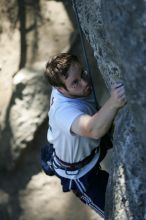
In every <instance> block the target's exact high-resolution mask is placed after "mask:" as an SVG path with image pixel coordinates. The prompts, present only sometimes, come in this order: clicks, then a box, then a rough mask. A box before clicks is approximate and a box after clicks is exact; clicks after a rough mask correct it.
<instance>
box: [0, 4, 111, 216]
mask: <svg viewBox="0 0 146 220" xmlns="http://www.w3.org/2000/svg"><path fill="white" fill-rule="evenodd" d="M14 2H15V1H12V2H11V3H14ZM31 2H33V1H31ZM37 2H39V4H37V7H39V8H40V9H41V10H40V11H39V13H38V12H36V11H33V10H32V8H34V7H31V4H28V5H27V7H26V18H27V19H26V27H25V28H26V29H27V34H26V33H20V29H21V28H20V25H21V22H20V21H17V22H16V24H15V27H12V23H11V22H10V19H8V16H7V13H9V12H10V13H12V15H13V16H16V13H14V12H15V10H17V9H18V8H17V7H16V4H14V5H13V4H12V6H13V7H11V10H10V8H8V9H9V10H10V11H8V12H7V13H5V10H3V11H2V10H1V16H3V19H2V20H1V33H0V47H1V53H0V116H1V118H2V116H3V113H4V112H5V108H6V107H7V105H8V103H9V100H10V98H11V94H12V92H13V75H15V74H17V71H19V69H20V65H22V67H23V68H25V66H33V65H35V64H36V63H39V62H40V63H42V62H44V61H46V60H47V59H48V57H50V56H52V55H54V54H56V53H58V52H60V51H68V50H69V48H70V47H71V45H74V50H76V48H78V50H79V54H80V53H81V52H80V46H79V44H78V41H77V40H76V42H75V44H74V40H75V39H77V38H76V31H75V30H74V26H73V24H72V22H71V21H70V18H71V17H72V15H70V14H68V13H69V11H70V10H68V11H66V9H67V8H68V9H69V7H68V6H67V5H66V7H64V6H63V5H62V3H60V2H56V1H43V0H41V1H37ZM0 4H1V8H4V9H5V7H4V5H5V3H4V1H2V2H1V3H0ZM32 6H33V5H32ZM15 7H16V8H15ZM19 7H21V5H19ZM12 9H13V10H12ZM42 11H43V19H42V18H41V13H42ZM13 13H14V14H13ZM36 13H38V14H36ZM36 15H37V20H36ZM14 20H15V19H14ZM35 25H36V26H35ZM22 34H25V38H26V39H25V40H26V42H25V43H26V45H27V49H26V48H25V47H22V45H21V43H24V42H23V41H22ZM20 42H21V43H20ZM75 47H76V48H75ZM21 49H23V51H22V50H21ZM25 58H26V62H24V61H25ZM47 124H48V122H47V119H46V121H45V122H44V123H43V125H42V126H41V127H40V128H39V130H38V132H37V133H36V135H35V140H34V142H33V143H32V147H31V148H28V149H26V151H25V152H24V154H23V155H21V158H20V159H19V161H18V163H17V166H16V168H15V170H13V171H11V172H1V173H0V207H1V208H0V216H1V220H34V219H35V220H75V219H78V220H100V219H101V218H100V217H99V216H98V215H97V214H96V213H95V212H94V211H92V210H91V209H90V208H88V207H86V206H85V205H83V204H82V203H81V202H80V201H79V200H78V199H77V198H76V197H75V196H74V195H73V194H72V193H62V191H61V186H60V183H59V180H58V179H57V178H56V177H48V176H46V175H45V174H44V173H43V172H42V171H41V167H40V163H39V161H40V158H39V157H40V156H39V155H40V154H39V153H40V146H41V145H42V144H44V143H45V142H46V132H47ZM1 126H2V121H1ZM110 157H111V155H110V156H109V158H110ZM109 158H107V160H106V161H105V163H104V165H103V166H105V167H106V168H108V167H109Z"/></svg>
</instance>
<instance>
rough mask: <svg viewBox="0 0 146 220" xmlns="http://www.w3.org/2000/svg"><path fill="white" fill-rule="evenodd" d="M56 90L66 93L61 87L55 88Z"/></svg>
mask: <svg viewBox="0 0 146 220" xmlns="http://www.w3.org/2000/svg"><path fill="white" fill-rule="evenodd" d="M57 90H58V91H59V92H61V93H63V94H64V93H65V92H66V89H65V88H63V87H57Z"/></svg>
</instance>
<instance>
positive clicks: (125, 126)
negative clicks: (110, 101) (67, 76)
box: [76, 0, 146, 220]
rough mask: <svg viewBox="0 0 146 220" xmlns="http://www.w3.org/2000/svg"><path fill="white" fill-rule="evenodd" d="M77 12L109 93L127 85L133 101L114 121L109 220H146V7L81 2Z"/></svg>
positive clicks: (129, 2)
mask: <svg viewBox="0 0 146 220" xmlns="http://www.w3.org/2000/svg"><path fill="white" fill-rule="evenodd" d="M76 6H77V12H78V15H79V20H80V24H81V27H82V29H83V32H84V33H85V36H86V38H87V39H88V41H89V42H90V44H91V46H92V48H93V50H94V55H95V58H96V60H97V63H98V67H99V70H100V72H101V74H102V76H103V78H104V80H105V82H106V85H107V87H108V88H109V89H110V87H111V85H112V83H114V82H115V81H117V80H122V81H123V83H124V85H125V89H126V94H127V99H128V104H127V105H126V106H125V107H124V108H123V109H122V110H121V111H120V112H119V114H118V115H117V118H116V120H115V131H114V149H113V161H112V167H111V175H110V179H109V184H108V189H107V198H106V219H112V220H114V219H115V220H118V219H120V220H126V219H127V220H129V219H135V220H139V219H146V208H145V207H146V175H145V174H146V160H145V155H146V136H145V130H146V114H145V108H146V87H145V85H146V77H145V75H146V62H145V50H146V49H145V48H146V37H145V36H146V28H145V25H146V2H145V1H144V0H141V1H138V0H134V1H133V0H125V1H120V0H110V1H101V0H94V1H92V3H91V2H89V1H88V0H80V1H76Z"/></svg>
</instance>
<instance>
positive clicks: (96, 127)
mask: <svg viewBox="0 0 146 220" xmlns="http://www.w3.org/2000/svg"><path fill="white" fill-rule="evenodd" d="M117 112H118V108H117V107H114V106H113V104H112V100H111V98H109V99H108V101H107V102H106V103H105V104H104V105H103V107H102V108H101V109H100V110H99V111H98V112H97V113H96V114H95V115H93V116H92V118H91V119H90V122H89V126H90V128H91V134H92V137H93V138H100V137H102V136H104V135H105V134H106V132H107V131H108V130H109V128H110V127H111V124H112V122H113V120H114V118H115V116H116V114H117Z"/></svg>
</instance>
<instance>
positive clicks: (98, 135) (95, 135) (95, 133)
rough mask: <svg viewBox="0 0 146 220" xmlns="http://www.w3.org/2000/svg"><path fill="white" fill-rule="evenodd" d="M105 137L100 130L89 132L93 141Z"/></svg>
mask: <svg viewBox="0 0 146 220" xmlns="http://www.w3.org/2000/svg"><path fill="white" fill-rule="evenodd" d="M104 135H105V132H104V131H103V130H102V129H96V130H94V129H92V130H90V137H91V138H93V139H96V140H97V139H100V138H102V137H103V136H104Z"/></svg>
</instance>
